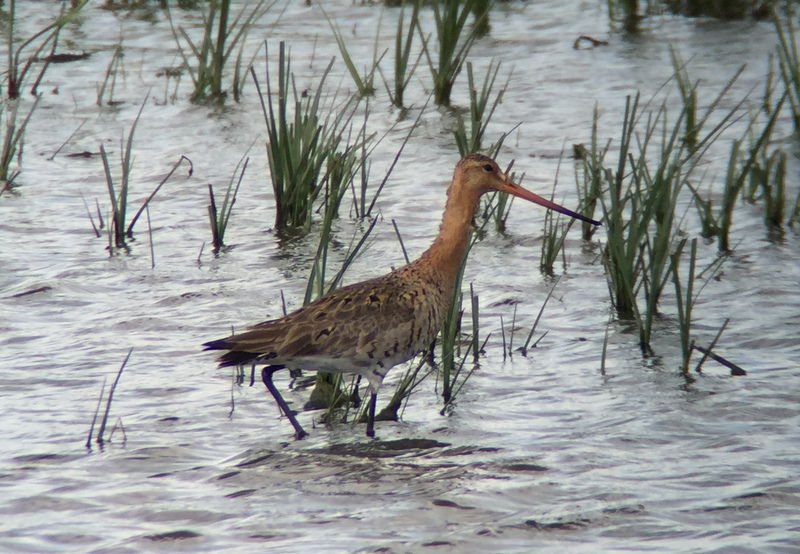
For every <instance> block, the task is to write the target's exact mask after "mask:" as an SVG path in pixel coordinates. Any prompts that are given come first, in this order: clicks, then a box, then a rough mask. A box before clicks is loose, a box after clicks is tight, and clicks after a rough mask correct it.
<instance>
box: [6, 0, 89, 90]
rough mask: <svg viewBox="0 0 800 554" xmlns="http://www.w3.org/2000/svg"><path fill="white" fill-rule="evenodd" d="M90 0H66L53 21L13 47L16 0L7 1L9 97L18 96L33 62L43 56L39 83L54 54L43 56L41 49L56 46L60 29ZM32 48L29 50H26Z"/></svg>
mask: <svg viewBox="0 0 800 554" xmlns="http://www.w3.org/2000/svg"><path fill="white" fill-rule="evenodd" d="M88 2H89V0H80V1H75V2H71V3H69V2H64V3H62V5H61V12H60V13H59V15H58V17H56V18H55V21H53V23H51V24H50V25H48V26H46V27H44V28H42V29H40V30H39V31H37V32H36V33H34V34H33V35H32V36H30V37H29V38H27V39H25V40H24V41H22V43H21V44H20V45H19V46H18V47H17V48H14V28H15V23H16V21H15V12H16V9H15V8H16V0H10V1H9V3H8V22H7V25H6V30H7V34H6V47H7V49H8V51H7V60H8V61H7V65H6V71H7V76H6V86H7V88H6V95H7V96H8V98H18V97H19V95H20V92H21V91H22V88H23V87H24V86H25V85H24V83H25V79H26V78H27V75H28V72H29V71H30V70H31V68H32V67H33V64H34V63H35V62H37V61H38V60H39V59H40V58H46V59H45V62H44V65H43V67H42V68H41V70H40V71H39V77H38V78H37V79H36V83H38V82H39V81H40V80H41V78H42V75H43V74H44V72H45V71H46V70H47V67H48V65H49V61H48V60H49V59H50V58H51V57H52V56H49V57H44V56H42V53H43V52H44V51H45V49H46V48H47V47H48V46H50V47H51V50H53V51H54V50H55V47H56V43H57V42H58V35H59V33H60V32H61V29H63V28H64V26H65V25H67V24H68V23H69V22H71V21H73V20H74V19H75V18H76V17H77V16H78V14H80V12H81V10H82V9H83V7H84V6H85V5H86V4H87V3H88ZM29 49H30V50H32V52H31V53H30V54H27V52H28V51H29Z"/></svg>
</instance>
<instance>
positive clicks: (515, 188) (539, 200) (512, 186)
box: [500, 179, 600, 225]
mask: <svg viewBox="0 0 800 554" xmlns="http://www.w3.org/2000/svg"><path fill="white" fill-rule="evenodd" d="M500 190H501V191H503V192H507V193H508V194H513V195H514V196H518V197H520V198H522V199H524V200H528V201H529V202H533V203H534V204H539V205H540V206H544V207H545V208H547V209H548V210H553V211H556V212H558V213H562V214H564V215H568V216H570V217H574V218H575V219H580V220H581V221H585V222H586V223H591V224H592V225H600V222H599V221H595V220H594V219H589V218H588V217H586V216H583V215H581V214H579V213H577V212H573V211H572V210H570V209H567V208H565V207H564V206H561V205H560V204H556V203H555V202H551V201H550V200H548V199H547V198H544V197H542V196H539V195H538V194H536V193H533V192H531V191H529V190H526V189H524V188H522V187H521V186H519V185H518V184H516V183H515V182H514V181H512V180H511V179H506V182H505V186H504V187H503V188H502V189H500Z"/></svg>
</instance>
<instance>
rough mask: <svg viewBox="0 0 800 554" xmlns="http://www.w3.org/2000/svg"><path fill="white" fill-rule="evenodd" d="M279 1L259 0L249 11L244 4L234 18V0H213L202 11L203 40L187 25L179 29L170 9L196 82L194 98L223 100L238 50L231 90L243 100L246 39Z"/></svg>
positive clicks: (234, 95)
mask: <svg viewBox="0 0 800 554" xmlns="http://www.w3.org/2000/svg"><path fill="white" fill-rule="evenodd" d="M276 2H277V0H272V1H271V2H270V3H269V4H267V0H259V2H258V3H256V5H255V6H254V7H253V8H251V9H249V11H246V10H248V8H247V7H243V8H242V9H241V11H239V13H238V14H236V16H235V17H234V18H233V20H232V21H231V19H230V16H231V13H230V11H231V0H209V2H208V4H207V8H206V11H204V12H203V14H202V16H203V37H202V39H201V40H200V41H199V42H195V41H192V39H191V37H190V36H189V33H188V32H187V31H186V29H184V28H183V27H178V28H177V29H176V28H175V26H174V25H173V22H172V17H171V16H170V12H169V10H167V16H168V18H169V22H170V27H171V28H172V34H173V36H174V37H175V42H176V43H177V44H178V48H179V50H180V54H181V57H182V58H183V63H184V66H185V67H186V68H188V69H189V75H190V76H191V78H192V83H193V84H194V90H193V91H192V95H191V99H192V101H195V102H197V101H203V100H216V101H219V100H222V99H223V98H225V96H226V95H227V90H226V89H225V85H224V82H223V74H224V72H225V67H226V66H227V65H228V63H229V61H230V60H231V56H232V54H233V53H234V52H235V51H236V52H237V54H236V58H235V60H234V76H233V83H232V85H231V90H232V92H233V97H234V100H236V101H237V102H238V101H239V99H240V97H241V92H242V87H243V86H244V80H245V77H246V73H243V72H242V70H241V69H242V56H243V48H244V43H245V40H246V38H247V35H248V34H249V33H250V31H251V29H252V28H253V26H254V25H255V24H256V23H257V22H258V21H259V20H260V19H261V18H262V17H263V16H264V15H265V14H266V13H267V12H268V11H269V9H270V8H271V7H272V6H274V5H275V3H276ZM181 38H182V39H183V41H184V42H185V43H186V46H185V47H184V45H183V44H182V43H181V40H180V39H181ZM237 47H238V51H237ZM190 57H191V58H192V59H193V60H194V64H192V63H190V61H189V59H190Z"/></svg>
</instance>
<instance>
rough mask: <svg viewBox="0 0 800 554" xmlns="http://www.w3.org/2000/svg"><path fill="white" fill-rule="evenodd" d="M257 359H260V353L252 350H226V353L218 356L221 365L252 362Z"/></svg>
mask: <svg viewBox="0 0 800 554" xmlns="http://www.w3.org/2000/svg"><path fill="white" fill-rule="evenodd" d="M256 359H258V354H253V353H252V352H242V351H234V352H225V354H223V355H222V356H220V357H219V358H217V362H218V363H219V367H230V366H237V365H246V364H250V363H252V362H254V361H255V360H256Z"/></svg>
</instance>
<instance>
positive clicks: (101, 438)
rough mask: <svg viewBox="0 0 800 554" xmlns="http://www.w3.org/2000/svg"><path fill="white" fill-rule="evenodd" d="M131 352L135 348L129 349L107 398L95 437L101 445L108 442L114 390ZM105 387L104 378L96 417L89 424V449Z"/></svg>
mask: <svg viewBox="0 0 800 554" xmlns="http://www.w3.org/2000/svg"><path fill="white" fill-rule="evenodd" d="M131 354H133V348H131V349H130V350H128V355H127V356H125V359H124V360H123V361H122V365H121V366H120V368H119V371H117V376H116V378H115V379H114V382H113V383H112V384H111V388H110V389H109V391H108V398H107V400H106V409H105V411H104V412H103V419H102V420H100V429H99V430H98V431H97V438H96V439H95V442H96V443H97V444H98V445H100V446H101V447H102V446H103V444H104V443H105V442H106V439H105V433H106V425H107V424H108V415H109V412H110V411H111V401H112V400H113V399H114V391H115V390H116V389H117V385H118V384H119V379H120V377H122V371H123V370H124V369H125V366H126V365H128V360H130V359H131ZM105 389H106V380H105V379H103V386H102V388H101V390H100V397H99V398H98V399H97V407H96V409H95V412H94V417H93V418H92V424H91V425H90V426H89V437H88V438H87V439H86V448H89V449H90V448H91V447H92V436H93V435H94V426H95V423H97V416H98V415H99V413H100V404H101V403H102V401H103V393H104V392H105ZM123 433H124V429H123ZM112 434H113V430H112ZM108 440H111V437H109V438H108Z"/></svg>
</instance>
